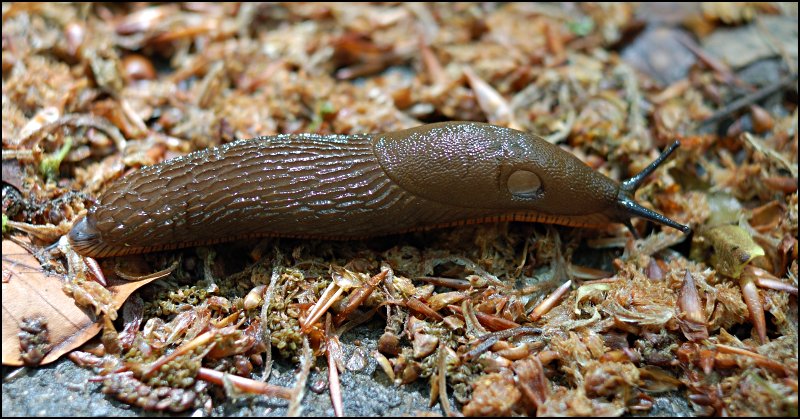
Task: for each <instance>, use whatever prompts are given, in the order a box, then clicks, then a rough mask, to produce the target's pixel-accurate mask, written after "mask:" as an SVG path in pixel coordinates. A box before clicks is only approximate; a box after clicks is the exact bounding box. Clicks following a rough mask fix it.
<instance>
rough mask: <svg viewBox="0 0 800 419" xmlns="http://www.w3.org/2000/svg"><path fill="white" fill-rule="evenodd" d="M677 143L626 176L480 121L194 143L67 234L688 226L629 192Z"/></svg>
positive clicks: (84, 247)
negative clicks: (638, 220) (621, 178)
mask: <svg viewBox="0 0 800 419" xmlns="http://www.w3.org/2000/svg"><path fill="white" fill-rule="evenodd" d="M677 145H678V144H677V142H676V143H675V144H673V146H672V147H670V148H669V149H668V150H667V151H665V152H664V153H663V154H662V155H661V156H660V157H659V158H658V159H657V160H656V161H654V162H653V163H652V164H651V165H650V166H648V168H646V169H645V170H644V171H642V173H640V174H639V175H637V176H635V177H633V178H631V179H629V180H627V181H625V182H622V183H617V182H615V181H614V180H611V179H610V178H608V177H606V176H604V175H602V174H600V173H598V172H596V171H594V170H592V169H591V168H590V167H588V166H587V165H586V164H584V163H583V162H581V161H580V160H579V159H577V158H576V157H575V156H573V155H571V154H569V153H567V152H565V151H563V150H562V149H560V148H559V147H557V146H555V145H552V144H550V143H548V142H547V141H545V140H543V139H542V138H540V137H538V136H536V135H533V134H528V133H524V132H520V131H517V130H513V129H509V128H503V127H498V126H494V125H489V124H483V123H476V122H445V123H436V124H429V125H423V126H419V127H416V128H411V129H407V130H403V131H397V132H392V133H387V134H372V135H329V136H321V135H315V134H299V135H277V136H273V137H259V138H255V139H252V140H240V141H236V142H232V143H229V144H226V145H223V146H220V147H217V148H212V149H206V150H201V151H197V152H194V153H191V154H188V155H186V156H182V157H178V158H175V159H172V160H168V161H165V162H163V163H160V164H156V165H153V166H149V167H144V168H142V169H141V170H139V171H137V172H135V173H132V174H131V175H129V176H125V177H123V178H122V179H119V180H118V181H117V182H116V183H114V184H113V185H112V186H111V187H110V188H109V189H108V190H106V191H105V192H104V193H103V194H102V195H101V196H100V197H99V198H98V201H97V204H96V205H95V206H94V207H93V208H91V209H90V210H89V212H88V214H87V215H86V216H85V217H83V218H81V219H79V220H78V221H77V222H76V223H75V225H74V227H73V228H72V231H70V233H69V241H70V242H71V244H72V246H73V248H74V249H75V250H76V251H77V252H78V253H80V254H82V255H86V256H92V257H107V256H116V255H125V254H133V253H145V252H151V251H159V250H166V249H175V248H180V247H189V246H195V245H201V244H211V243H218V242H223V241H230V240H236V239H240V238H249V237H263V236H285V237H314V238H333V239H351V238H363V237H369V236H379V235H388V234H394V233H402V232H407V231H413V230H422V229H428V228H434V227H446V226H455V225H462V224H472V223H483V222H498V221H532V222H542V223H550V224H563V225H570V226H603V225H606V224H608V223H612V222H621V223H625V224H626V225H628V226H629V227H630V217H633V216H636V217H642V218H646V219H648V220H651V221H655V222H657V223H660V224H664V225H667V226H670V227H673V228H676V229H679V230H681V231H683V232H688V231H689V227H688V226H684V225H681V224H678V223H677V222H675V221H673V220H670V219H669V218H667V217H664V216H663V215H661V214H658V213H656V212H653V211H650V210H648V209H646V208H644V207H642V206H641V205H639V204H637V203H636V202H634V200H633V193H634V191H635V190H636V188H637V187H638V186H639V184H640V183H641V182H642V181H643V180H644V178H645V177H646V176H647V175H648V174H650V173H651V172H652V171H653V170H655V168H656V167H657V166H658V165H659V164H661V162H663V161H664V160H665V159H666V158H667V157H668V156H669V154H670V153H671V152H672V151H673V150H674V149H675V148H676V147H677Z"/></svg>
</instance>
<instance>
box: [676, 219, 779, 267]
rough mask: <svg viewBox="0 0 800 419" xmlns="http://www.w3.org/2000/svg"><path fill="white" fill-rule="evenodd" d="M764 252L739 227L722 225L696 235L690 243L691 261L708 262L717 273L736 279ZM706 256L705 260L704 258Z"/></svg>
mask: <svg viewBox="0 0 800 419" xmlns="http://www.w3.org/2000/svg"><path fill="white" fill-rule="evenodd" d="M764 255H765V252H764V249H763V248H761V246H759V245H757V244H756V243H755V242H754V241H753V238H752V237H750V235H749V234H748V233H747V232H746V231H745V230H744V229H742V228H741V227H739V226H735V225H723V226H719V227H714V228H711V229H709V230H706V231H704V232H701V233H700V234H699V235H697V236H696V237H695V239H694V242H693V243H692V254H691V256H692V259H695V260H708V261H709V263H710V264H711V266H713V267H714V269H716V270H717V272H719V273H721V274H723V275H726V276H729V277H731V278H738V277H739V276H740V275H741V274H742V270H743V269H744V267H745V266H746V265H747V264H748V263H750V261H751V260H753V259H755V258H757V257H759V256H764ZM706 256H707V258H706Z"/></svg>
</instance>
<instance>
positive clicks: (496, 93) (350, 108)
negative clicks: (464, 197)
mask: <svg viewBox="0 0 800 419" xmlns="http://www.w3.org/2000/svg"><path fill="white" fill-rule="evenodd" d="M658 7H661V8H663V9H664V10H663V11H659V10H660V9H659V8H658ZM658 7H651V6H638V5H634V4H538V3H537V4H533V3H525V4H521V3H504V4H500V3H481V4H478V3H467V4H462V3H442V4H417V3H413V4H410V3H409V4H402V3H398V4H294V3H286V4H246V3H245V4H231V3H225V4H192V3H187V4H147V3H134V4H118V3H113V4H111V3H108V4H101V3H95V4H36V3H33V4H29V3H4V4H3V6H2V12H3V61H2V64H3V67H2V68H3V101H2V107H3V125H2V132H3V232H4V237H3V248H4V255H3V260H4V268H3V308H4V314H3V321H4V327H3V333H4V341H3V342H4V345H3V353H4V357H3V362H4V364H19V363H22V362H24V363H26V364H29V365H31V364H38V363H40V362H46V361H49V360H50V359H48V358H47V356H52V357H57V356H58V355H60V354H61V353H63V351H62V352H51V350H52V349H51V348H52V347H53V346H57V345H58V343H59V342H61V341H62V340H63V338H62V337H61V336H60V335H59V333H60V332H58V331H59V330H62V329H63V328H62V323H64V322H66V320H64V319H60V318H57V317H47V318H44V317H41V316H38V315H36V313H33V314H31V315H29V314H18V317H19V318H20V321H18V322H16V325H17V326H15V329H14V330H15V331H16V332H15V333H12V334H9V335H8V338H9V341H11V340H13V341H14V342H16V343H15V344H14V345H15V346H14V349H15V350H14V351H13V354H12V355H13V358H14V361H13V362H8V363H7V362H6V361H7V357H6V349H7V348H6V329H7V328H6V327H5V324H6V320H7V318H8V319H11V318H12V316H10V315H7V314H6V308H12V307H15V305H14V304H12V302H10V301H9V300H7V298H10V297H7V296H10V295H11V294H10V293H8V292H6V291H7V288H8V287H12V286H15V283H17V282H20V281H21V279H20V278H21V276H20V275H23V274H24V275H28V274H30V275H34V274H32V273H31V272H38V273H37V274H36V275H39V274H42V275H39V276H43V273H47V274H50V275H53V276H51V277H50V278H59V279H61V282H59V287H58V289H57V291H59V294H60V295H61V296H62V297H63V298H66V299H67V300H68V301H69V302H68V303H65V304H69V305H71V307H74V308H75V309H76V310H77V311H79V312H80V313H82V314H84V316H86V319H92V320H89V322H88V324H86V325H85V326H86V327H89V328H92V329H93V330H94V331H95V332H93V333H96V331H98V330H102V333H100V335H99V337H98V339H97V340H96V341H95V342H94V343H92V344H90V345H88V346H84V347H83V348H82V349H81V350H80V351H73V352H72V353H71V354H70V359H72V360H73V361H74V362H76V363H78V364H80V365H83V366H86V367H89V368H93V370H94V371H95V373H96V374H97V375H96V378H95V381H97V382H99V383H102V389H103V391H104V392H105V393H107V394H109V395H110V396H112V397H114V398H116V399H118V400H120V401H122V402H124V403H127V404H131V405H135V406H138V407H140V408H142V409H146V410H157V411H170V412H179V411H185V410H191V409H199V410H200V411H202V412H206V413H211V412H213V411H214V410H213V408H214V406H215V405H219V404H223V403H225V401H226V400H231V399H236V398H239V397H244V396H246V395H251V394H256V395H257V396H255V397H266V398H268V399H276V400H279V401H281V402H280V403H283V405H287V406H288V412H289V413H292V414H300V413H301V412H302V410H303V407H304V405H303V400H304V395H305V394H306V391H305V390H306V387H309V388H311V389H312V390H314V391H320V390H325V388H324V387H325V383H329V389H330V390H329V391H330V394H331V396H330V397H331V400H332V402H331V403H332V405H333V406H335V409H334V410H332V412H335V413H336V414H353V413H354V412H351V411H348V405H349V404H348V395H349V389H346V390H344V391H343V388H342V386H346V385H347V384H345V383H346V381H345V380H346V378H347V375H348V374H360V373H361V371H365V370H369V368H367V366H368V365H370V362H372V360H371V359H370V358H373V359H374V360H375V361H376V363H377V365H378V366H379V367H380V368H379V369H378V372H376V373H375V374H374V375H373V376H374V377H375V379H376V380H377V381H379V382H384V383H385V382H386V379H387V377H388V380H389V381H391V382H393V383H395V384H397V385H405V384H408V383H413V382H421V383H424V384H426V385H428V386H429V387H428V388H429V393H428V394H427V395H426V396H425V397H427V398H428V399H429V401H430V407H429V408H430V409H433V410H434V412H436V413H440V412H441V413H445V414H448V415H455V414H465V415H534V414H535V415H582V416H598V415H628V414H663V412H662V411H660V410H659V409H660V408H659V407H658V403H656V398H658V397H664V395H667V396H666V397H672V398H679V399H682V400H683V403H684V404H685V405H687V406H688V407H689V410H688V411H685V412H679V413H680V414H694V415H712V414H715V415H753V416H755V415H758V416H765V415H770V416H772V415H788V416H796V415H797V400H798V399H797V380H798V378H797V374H798V363H797V347H798V342H797V335H798V334H797V323H798V322H797V278H798V262H797V259H798V257H797V252H798V241H797V233H798V216H797V214H798V210H797V208H798V202H797V200H798V199H797V176H798V157H797V156H798V112H797V75H796V72H797V7H796V5H795V6H794V7H792V6H791V5H784V4H780V5H774V4H759V5H756V4H750V3H746V4H744V3H742V4H738V3H737V4H732V3H731V4H725V5H702V6H691V7H680V8H678V7H675V8H668V7H667V6H658ZM655 15H657V16H655ZM792 22H794V26H792ZM792 28H793V29H794V30H792ZM742 43H746V44H747V45H752V46H753V47H751V48H749V49H748V51H747V54H740V53H739V51H741V44H742ZM654 51H669V53H670V54H672V55H670V56H671V57H673V58H674V59H673V60H672V61H673V62H666V63H665V62H662V61H659V60H660V59H662V58H663V56H665V55H663V54H654V53H653V52H654ZM731 51H733V52H731ZM660 57H661V58H660ZM765 69H766V70H765ZM754 74H758V75H759V76H758V77H754V76H753V75H754ZM443 120H475V121H488V122H491V123H494V124H498V125H504V126H508V127H512V128H516V129H520V130H525V131H532V132H536V133H538V134H539V135H541V136H542V137H544V138H545V139H547V140H548V141H550V142H552V143H555V144H558V145H559V146H560V147H562V148H564V149H566V150H568V151H570V152H572V153H573V154H575V155H576V156H577V157H578V158H580V159H581V160H582V161H584V162H585V163H586V164H587V165H589V166H591V167H592V168H594V169H596V170H598V171H599V172H601V173H603V174H605V175H607V176H609V177H611V178H613V179H625V178H628V177H630V175H631V174H634V173H638V172H639V171H641V170H642V169H643V168H644V167H645V166H646V165H647V164H649V162H651V161H652V160H653V159H654V158H655V157H656V156H657V155H658V154H659V150H661V149H663V148H664V147H665V146H666V145H668V144H670V143H672V142H673V141H674V140H676V139H678V140H680V141H681V144H682V145H681V148H680V150H679V151H678V152H677V153H676V156H675V158H674V159H673V160H672V161H670V162H669V163H667V164H666V165H665V167H664V168H662V169H660V170H658V171H656V173H654V174H653V175H652V176H651V177H650V178H649V179H647V181H646V183H645V184H644V185H643V187H642V188H641V189H640V190H639V193H638V195H637V200H638V201H639V202H642V203H643V205H645V206H647V207H649V208H652V209H654V210H657V211H659V212H661V213H663V214H665V215H666V216H668V217H670V218H673V219H675V220H677V221H678V222H680V223H683V224H687V225H691V226H692V228H693V230H694V232H693V233H692V235H691V236H690V237H688V238H687V237H686V236H684V235H682V234H681V233H679V232H677V231H673V230H670V229H665V230H663V231H661V230H659V229H658V228H656V229H653V228H652V226H650V225H648V223H646V222H644V221H642V220H634V222H633V226H632V227H633V228H634V229H635V230H636V231H638V232H639V234H640V235H641V236H642V238H640V239H638V238H633V237H632V236H630V235H629V234H628V232H627V231H626V230H625V229H624V228H623V227H622V226H617V225H609V226H608V227H606V228H601V229H596V230H590V229H579V228H565V227H553V226H544V225H529V224H520V223H502V224H488V225H480V226H474V227H462V228H453V229H445V230H437V231H430V232H424V233H415V234H407V235H400V236H392V237H387V238H378V239H370V240H364V241H359V242H328V241H318V240H289V239H265V240H262V241H260V242H241V243H233V244H231V245H228V246H218V247H213V248H197V249H187V250H183V251H180V252H166V253H161V254H151V255H144V256H141V257H135V258H134V257H129V258H117V259H108V260H104V261H101V264H100V265H96V264H93V263H92V262H91V261H89V260H86V259H83V258H81V257H80V256H78V255H76V254H74V253H72V252H71V251H70V249H68V248H67V247H65V246H64V245H63V242H61V243H62V244H61V245H60V246H59V245H55V246H53V245H54V244H55V243H58V242H59V239H60V238H61V237H62V236H63V235H64V234H65V233H66V232H68V231H69V229H70V227H71V225H72V222H73V221H74V220H75V219H76V217H77V216H78V215H79V214H81V213H82V212H83V211H85V210H86V209H87V208H89V207H91V206H92V205H93V204H94V202H93V200H94V199H95V198H96V197H97V196H98V194H99V193H100V192H102V191H103V190H105V188H107V187H108V185H109V183H110V182H111V181H112V180H114V179H117V178H119V177H120V176H122V175H124V174H125V173H128V172H130V171H133V170H136V169H138V168H140V167H142V166H144V165H149V164H153V163H157V162H160V161H163V160H164V159H167V158H170V157H174V156H177V155H182V154H185V153H187V152H189V151H192V150H197V149H201V148H205V147H210V146H216V145H220V144H224V143H227V142H230V141H232V140H234V139H238V138H249V137H256V136H262V135H273V134H277V133H298V132H316V133H321V134H328V133H337V134H350V133H369V132H382V131H390V130H395V129H400V128H407V127H412V126H416V125H420V124H423V123H428V122H436V121H443ZM575 205H580V203H575ZM21 236H26V237H27V242H28V243H29V244H28V245H27V246H28V248H29V250H30V252H32V254H34V255H36V258H33V257H31V258H26V259H25V260H24V267H25V272H22V271H20V270H19V267H20V266H22V265H20V260H19V259H14V257H13V255H6V251H5V249H6V248H7V243H10V240H19V237H21ZM9 248H10V247H9ZM15 249H16V248H15ZM27 252H28V251H26V252H25V253H26V254H27ZM17 253H20V252H17ZM6 262H8V263H9V264H10V265H13V266H15V268H13V267H12V268H9V269H8V270H7V269H6ZM10 265H9V266H10ZM37 278H38V276H37ZM106 278H107V280H108V283H111V284H112V285H114V284H119V283H122V282H123V278H124V280H125V281H128V280H139V281H140V282H141V284H139V285H137V286H133V285H132V286H131V287H130V288H126V289H127V290H128V291H126V293H127V294H125V295H126V296H127V295H128V294H130V292H132V291H133V290H134V289H135V288H138V286H141V285H142V284H144V283H145V281H150V282H152V283H151V284H149V285H147V286H144V287H141V288H140V289H139V290H138V291H137V292H136V293H135V294H133V297H131V298H129V299H128V301H127V302H126V303H125V305H124V306H121V307H120V304H121V303H122V302H121V301H116V300H115V299H114V298H113V297H114V295H117V296H119V295H121V294H118V293H117V294H115V292H116V291H114V289H115V288H114V287H113V286H112V287H111V290H112V291H108V290H107V289H106V287H104V286H103V285H101V284H102V283H103V282H104V281H105V280H106ZM62 283H63V284H64V285H63V288H64V291H61V288H62V285H61V284H62ZM31 284H33V283H31ZM130 284H137V283H136V282H131V283H130ZM115 286H118V285H115ZM67 296H69V297H67ZM123 299H124V298H123ZM53 301H55V300H53ZM59 304H61V303H59ZM18 305H19V304H17V306H18ZM15 310H17V309H15ZM16 315H17V314H15V316H16ZM14 318H17V317H14ZM84 323H86V322H84ZM84 323H81V324H84ZM371 328H377V329H376V330H377V334H376V336H378V335H380V339H379V340H378V341H377V342H376V343H374V345H373V346H371V347H370V346H369V345H366V346H358V347H355V349H353V347H351V346H349V345H350V344H349V343H347V342H348V337H349V336H351V335H352V334H353V333H354V331H357V330H364V329H371ZM9 330H10V329H9ZM17 332H18V333H17ZM73 334H75V333H73ZM84 334H86V333H84ZM49 353H53V354H57V355H48V354H49ZM273 356H275V357H280V358H281V359H285V360H287V362H293V363H296V364H297V365H298V367H297V375H296V376H295V377H293V378H294V380H293V381H292V384H291V386H290V387H282V386H275V385H271V384H267V383H266V381H267V380H268V379H269V378H270V375H271V371H272V363H273ZM373 364H375V363H373ZM315 366H316V367H315ZM317 367H318V368H320V369H323V370H324V369H325V368H327V369H328V370H327V371H328V374H326V376H327V377H328V379H327V380H328V381H323V382H322V385H321V386H318V385H316V384H314V383H310V384H309V377H310V374H312V371H313V370H314V368H317ZM340 378H341V379H342V384H340V383H339V381H340ZM420 408H421V407H420ZM404 413H406V414H410V413H412V412H404ZM416 413H419V412H416ZM673 413H675V412H670V414H673Z"/></svg>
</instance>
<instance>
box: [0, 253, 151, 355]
mask: <svg viewBox="0 0 800 419" xmlns="http://www.w3.org/2000/svg"><path fill="white" fill-rule="evenodd" d="M155 279H157V278H152V279H149V280H143V281H137V282H128V281H123V280H109V287H108V288H109V290H111V293H112V295H113V296H114V300H113V301H114V302H113V305H114V307H115V308H116V309H117V310H119V308H120V307H122V304H123V303H124V302H125V300H127V299H128V297H129V296H130V295H131V294H132V293H133V292H134V291H136V290H137V289H138V288H140V287H142V286H143V285H146V284H148V283H150V282H152V281H154V280H155ZM62 280H63V278H62V277H60V276H59V275H55V274H48V273H46V272H45V271H44V270H43V269H42V267H41V266H40V265H39V261H38V260H37V259H36V258H34V257H33V256H32V255H31V254H30V253H28V251H27V250H25V248H23V247H22V246H20V245H18V244H17V243H14V242H13V241H11V240H3V289H2V292H3V365H11V366H21V365H24V364H26V361H25V360H23V357H26V358H27V363H28V364H30V363H33V364H38V365H45V364H48V363H50V362H53V361H55V360H57V359H58V358H59V357H61V355H64V354H65V353H67V352H69V351H71V350H73V349H75V348H77V347H78V346H80V345H82V344H83V343H84V342H86V341H88V340H89V339H91V338H92V337H93V336H94V335H96V334H97V332H99V331H100V329H101V326H102V323H101V322H100V321H99V320H100V319H99V318H98V317H97V316H95V315H94V313H93V312H92V311H91V310H86V309H83V308H81V307H78V306H77V305H76V304H75V301H74V300H73V299H72V298H70V297H68V296H67V295H66V294H64V292H63V291H62V290H61V286H62ZM31 325H35V327H34V328H35V329H36V331H34V332H30V329H31V328H32V326H31ZM23 329H25V330H29V331H27V332H26V331H24V330H23ZM21 334H22V336H23V338H22V339H23V341H26V342H31V341H32V340H33V341H35V342H36V343H37V346H36V347H35V348H32V347H31V345H30V344H28V349H27V350H25V351H23V349H22V348H21V345H22V343H23V342H21V341H20V336H21ZM39 352H40V353H41V355H42V356H36V355H37V353H39Z"/></svg>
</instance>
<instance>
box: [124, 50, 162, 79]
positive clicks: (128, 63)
mask: <svg viewBox="0 0 800 419" xmlns="http://www.w3.org/2000/svg"><path fill="white" fill-rule="evenodd" d="M122 68H123V69H124V71H125V77H126V78H127V79H128V80H129V81H136V80H153V79H155V78H156V69H155V67H153V63H151V62H150V60H149V59H147V57H145V56H143V55H139V54H128V55H126V56H125V58H123V59H122Z"/></svg>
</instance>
